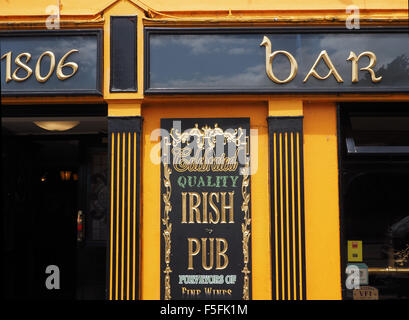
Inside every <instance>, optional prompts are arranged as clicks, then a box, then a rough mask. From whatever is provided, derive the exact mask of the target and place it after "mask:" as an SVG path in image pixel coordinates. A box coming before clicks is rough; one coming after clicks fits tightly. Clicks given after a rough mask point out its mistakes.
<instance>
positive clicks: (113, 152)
mask: <svg viewBox="0 0 409 320" xmlns="http://www.w3.org/2000/svg"><path fill="white" fill-rule="evenodd" d="M114 142H115V135H114V133H112V135H111V181H110V182H111V222H110V223H111V232H110V243H109V245H110V250H109V300H112V265H113V256H112V250H113V243H114V239H113V238H114V234H113V232H114V230H113V229H114V181H113V179H114V159H115V158H114V154H115V150H114V148H115V147H114V145H115V143H114Z"/></svg>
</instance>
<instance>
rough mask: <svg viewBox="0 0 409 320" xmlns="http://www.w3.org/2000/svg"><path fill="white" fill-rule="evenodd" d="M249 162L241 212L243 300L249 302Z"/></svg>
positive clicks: (245, 172) (242, 187) (242, 186)
mask: <svg viewBox="0 0 409 320" xmlns="http://www.w3.org/2000/svg"><path fill="white" fill-rule="evenodd" d="M249 170H250V168H249V160H247V161H246V166H245V167H244V168H243V169H242V174H243V182H242V185H241V194H242V197H243V203H242V205H241V211H243V212H244V217H243V220H244V222H243V223H242V224H241V231H242V233H243V240H242V243H243V263H244V267H243V270H242V271H241V272H242V273H244V283H243V300H249V298H250V278H249V273H250V270H249V269H248V263H249V259H250V258H249V256H250V255H249V245H248V244H249V239H250V222H251V219H250V213H249V202H250V193H249V192H248V190H247V188H248V187H249V184H250V179H249Z"/></svg>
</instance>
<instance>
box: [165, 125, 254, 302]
mask: <svg viewBox="0 0 409 320" xmlns="http://www.w3.org/2000/svg"><path fill="white" fill-rule="evenodd" d="M202 130H203V131H200V129H198V125H197V124H195V128H192V129H191V130H190V133H192V134H193V135H199V136H202V137H203V136H211V138H212V139H213V138H214V136H215V135H217V134H221V135H224V136H225V139H226V140H228V141H232V140H233V139H234V137H235V135H236V134H237V130H235V134H233V135H231V134H230V133H225V132H224V131H223V130H222V129H220V128H219V127H218V125H217V124H215V128H214V129H211V128H209V127H208V126H207V125H206V126H205V127H203V128H202ZM238 131H239V137H237V138H235V140H236V145H237V146H238V148H239V149H240V148H245V152H246V155H249V148H248V139H247V137H246V142H245V143H244V145H243V144H242V143H238V142H237V141H239V139H240V138H241V136H242V134H243V131H242V128H241V127H240V128H239V130H238ZM209 132H210V133H211V134H204V133H209ZM171 137H172V138H173V140H174V141H173V143H172V145H173V146H175V141H176V142H180V141H183V142H184V141H186V140H187V137H185V136H183V137H182V136H181V135H180V134H179V133H178V132H174V131H173V129H172V131H171ZM202 139H203V138H202ZM202 141H203V140H202ZM164 145H166V146H169V145H171V143H170V142H169V141H168V139H167V138H164ZM203 146H204V143H201V147H203ZM211 147H214V145H211ZM249 164H250V161H249V160H248V159H247V160H246V164H245V167H244V168H242V175H243V181H242V186H241V194H242V197H243V203H242V205H241V211H243V212H244V216H243V220H244V222H243V223H242V224H241V230H242V234H243V240H242V244H243V264H244V267H243V270H242V271H241V272H242V273H243V274H244V283H243V300H249V299H250V277H249V274H250V273H251V271H250V270H249V268H248V264H249V261H250V253H249V252H250V251H249V245H248V244H249V239H250V235H251V232H250V224H251V218H250V209H249V202H250V193H249V191H248V187H249V185H250V178H249V177H250V167H249ZM171 173H172V170H171V169H170V168H169V165H168V163H166V161H163V175H164V178H163V185H164V187H165V189H166V192H165V193H164V194H163V195H162V199H163V202H164V204H165V207H164V210H163V217H162V225H163V226H164V231H163V238H164V241H165V264H166V267H165V269H164V270H163V273H164V274H165V279H164V288H165V295H164V299H165V300H170V299H171V286H170V273H171V272H172V269H171V268H170V255H171V233H172V223H170V222H169V220H170V217H169V213H170V212H171V211H172V204H171V202H170V197H171V194H172V185H171V181H170V175H171Z"/></svg>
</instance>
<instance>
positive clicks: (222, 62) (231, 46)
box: [145, 27, 409, 94]
mask: <svg viewBox="0 0 409 320" xmlns="http://www.w3.org/2000/svg"><path fill="white" fill-rule="evenodd" d="M145 52H146V53H145V55H146V56H145V57H146V62H145V92H146V93H147V94H156V93H158V94H163V93H180V94H182V93H212V94H214V93H237V94H241V93H293V92H299V93H341V92H342V93H355V92H362V93H363V92H373V93H381V92H409V33H408V29H407V28H369V27H368V28H361V29H359V30H349V29H346V28H341V27H340V28H317V27H315V28H313V27H311V28H282V27H280V28H192V29H186V28H183V29H182V28H158V27H149V28H145Z"/></svg>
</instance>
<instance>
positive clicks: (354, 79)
mask: <svg viewBox="0 0 409 320" xmlns="http://www.w3.org/2000/svg"><path fill="white" fill-rule="evenodd" d="M364 56H366V57H368V58H369V64H368V66H366V67H364V68H360V69H359V70H361V71H368V72H369V73H370V75H371V80H372V82H375V83H376V82H379V81H381V80H382V76H380V77H377V76H376V75H375V72H374V71H373V70H372V68H373V67H374V66H375V64H376V55H375V54H374V53H373V52H371V51H365V52H362V53H361V54H360V55H359V56H358V57H357V56H356V54H355V52H353V51H351V52H350V53H349V57H348V59H347V61H351V62H352V82H358V81H359V78H358V61H359V59H361V57H364Z"/></svg>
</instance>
